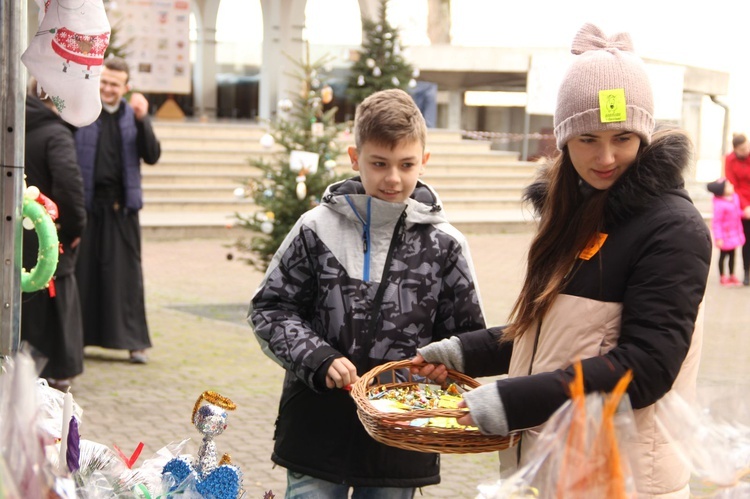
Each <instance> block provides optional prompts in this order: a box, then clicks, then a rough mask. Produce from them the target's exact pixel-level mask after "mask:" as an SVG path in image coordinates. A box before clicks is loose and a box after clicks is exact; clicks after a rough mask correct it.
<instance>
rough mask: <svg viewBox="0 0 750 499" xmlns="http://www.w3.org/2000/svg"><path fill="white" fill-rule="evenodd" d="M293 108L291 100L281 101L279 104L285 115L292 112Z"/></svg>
mask: <svg viewBox="0 0 750 499" xmlns="http://www.w3.org/2000/svg"><path fill="white" fill-rule="evenodd" d="M293 106H294V104H293V103H292V101H291V99H281V100H280V101H279V103H278V108H279V110H280V111H284V112H285V113H288V112H289V111H291V110H292V107H293Z"/></svg>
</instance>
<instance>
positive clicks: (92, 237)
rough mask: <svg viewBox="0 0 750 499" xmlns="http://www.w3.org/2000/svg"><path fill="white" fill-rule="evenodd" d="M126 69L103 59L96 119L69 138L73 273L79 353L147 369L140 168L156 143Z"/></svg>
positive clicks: (150, 159) (154, 154)
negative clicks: (81, 221) (80, 204)
mask: <svg viewBox="0 0 750 499" xmlns="http://www.w3.org/2000/svg"><path fill="white" fill-rule="evenodd" d="M129 76H130V72H129V68H128V65H127V63H126V62H125V61H124V60H123V59H121V58H118V57H111V58H108V59H105V61H104V68H103V69H102V73H101V78H100V85H99V91H100V94H101V99H102V112H101V114H100V115H99V118H97V120H96V121H95V122H94V123H92V124H90V125H88V126H85V127H82V128H79V129H78V131H77V132H76V150H77V153H78V162H79V164H80V167H81V174H82V176H83V186H84V194H85V202H86V212H87V217H88V223H87V225H86V231H85V232H84V234H83V237H82V238H81V249H80V254H79V258H78V265H77V267H76V275H77V277H78V286H79V289H80V294H81V305H82V311H83V325H84V338H85V344H86V345H92V346H100V347H103V348H113V349H121V350H128V351H129V353H130V361H131V362H133V363H137V364H145V363H146V362H148V357H147V354H146V350H147V349H148V348H150V347H151V339H150V337H149V331H148V325H147V322H146V307H145V303H144V289H143V272H142V268H141V226H140V221H139V218H138V212H139V210H140V209H141V208H142V207H143V191H142V188H141V161H144V162H145V163H147V164H149V165H153V164H155V163H156V162H157V161H158V160H159V156H160V155H161V147H160V145H159V141H158V140H157V138H156V135H155V134H154V130H153V127H152V126H151V121H150V119H149V116H148V101H147V100H146V98H145V97H144V96H143V95H142V94H140V93H136V92H133V93H132V94H131V95H130V100H129V101H126V100H125V99H124V96H125V94H126V93H128V92H129V91H130V84H129V82H128V80H129Z"/></svg>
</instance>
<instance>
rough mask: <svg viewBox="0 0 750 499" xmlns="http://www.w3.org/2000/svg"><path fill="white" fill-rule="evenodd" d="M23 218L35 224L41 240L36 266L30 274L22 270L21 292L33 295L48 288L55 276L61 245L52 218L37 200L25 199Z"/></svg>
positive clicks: (37, 234) (35, 229)
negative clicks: (33, 292)
mask: <svg viewBox="0 0 750 499" xmlns="http://www.w3.org/2000/svg"><path fill="white" fill-rule="evenodd" d="M23 216H24V217H26V218H28V219H29V220H31V222H32V223H33V224H34V231H35V232H36V236H37V238H38V239H39V252H38V254H37V260H36V265H35V266H34V268H32V269H31V271H30V272H26V269H21V291H23V292H24V293H31V292H32V291H38V290H40V289H44V288H46V287H47V285H48V284H49V281H50V279H52V276H53V275H54V274H55V270H56V269H57V259H58V258H59V255H60V249H59V246H60V243H59V240H58V239H57V227H55V223H54V222H53V221H52V217H50V215H49V213H47V210H46V209H45V207H44V206H43V205H42V204H41V203H39V202H38V201H37V200H36V199H32V198H30V197H27V196H24V197H23Z"/></svg>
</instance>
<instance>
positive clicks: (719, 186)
mask: <svg viewBox="0 0 750 499" xmlns="http://www.w3.org/2000/svg"><path fill="white" fill-rule="evenodd" d="M726 184H727V181H726V180H725V179H723V178H722V179H719V180H716V181H714V182H709V183H708V185H706V189H708V192H710V193H711V194H713V195H714V196H723V195H724V191H725V188H726Z"/></svg>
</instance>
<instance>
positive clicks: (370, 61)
mask: <svg viewBox="0 0 750 499" xmlns="http://www.w3.org/2000/svg"><path fill="white" fill-rule="evenodd" d="M365 64H367V67H368V68H370V69H372V68H374V67H375V59H373V58H372V57H368V58H367V60H366V61H365Z"/></svg>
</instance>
